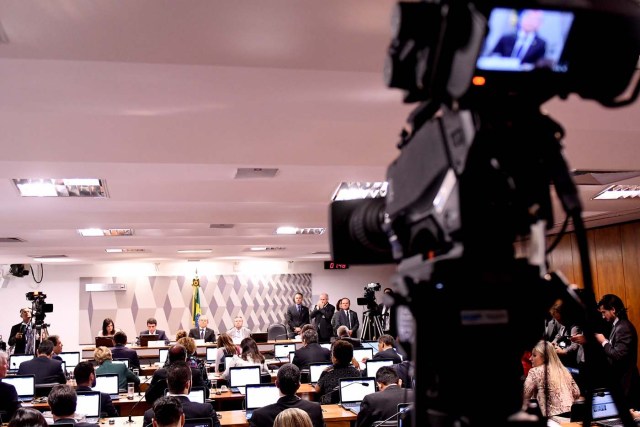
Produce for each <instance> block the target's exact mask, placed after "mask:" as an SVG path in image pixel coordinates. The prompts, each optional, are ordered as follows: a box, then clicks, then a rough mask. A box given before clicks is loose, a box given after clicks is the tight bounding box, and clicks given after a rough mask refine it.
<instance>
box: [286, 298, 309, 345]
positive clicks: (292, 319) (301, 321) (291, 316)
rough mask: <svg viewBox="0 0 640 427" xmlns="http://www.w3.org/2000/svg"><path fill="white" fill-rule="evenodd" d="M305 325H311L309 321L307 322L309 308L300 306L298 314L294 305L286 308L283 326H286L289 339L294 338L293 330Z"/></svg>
mask: <svg viewBox="0 0 640 427" xmlns="http://www.w3.org/2000/svg"><path fill="white" fill-rule="evenodd" d="M307 323H311V320H309V307H307V306H304V305H301V306H300V313H298V308H297V306H296V305H295V304H294V305H290V306H289V307H288V308H287V312H286V313H285V324H286V325H287V329H288V335H289V338H293V337H295V336H296V333H295V332H294V330H293V328H300V327H302V326H303V325H306V324H307Z"/></svg>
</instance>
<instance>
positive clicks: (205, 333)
mask: <svg viewBox="0 0 640 427" xmlns="http://www.w3.org/2000/svg"><path fill="white" fill-rule="evenodd" d="M208 324H209V318H208V317H207V316H205V315H204V314H201V315H200V317H199V318H198V327H197V328H193V329H191V330H190V331H189V336H190V337H191V338H193V339H194V340H204V342H216V333H215V331H214V330H213V329H211V328H208V327H207V325H208Z"/></svg>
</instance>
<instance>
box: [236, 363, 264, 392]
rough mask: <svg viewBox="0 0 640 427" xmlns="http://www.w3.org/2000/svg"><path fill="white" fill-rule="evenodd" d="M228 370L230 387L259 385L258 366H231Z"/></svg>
mask: <svg viewBox="0 0 640 427" xmlns="http://www.w3.org/2000/svg"><path fill="white" fill-rule="evenodd" d="M229 370H230V371H229V386H230V387H242V386H245V385H247V384H260V366H233V367H231V368H229Z"/></svg>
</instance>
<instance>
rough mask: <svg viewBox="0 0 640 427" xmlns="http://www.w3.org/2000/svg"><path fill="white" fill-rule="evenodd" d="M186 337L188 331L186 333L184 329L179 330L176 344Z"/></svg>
mask: <svg viewBox="0 0 640 427" xmlns="http://www.w3.org/2000/svg"><path fill="white" fill-rule="evenodd" d="M186 336H187V331H185V330H184V329H179V330H178V332H176V342H177V341H179V340H180V339H181V338H184V337H186Z"/></svg>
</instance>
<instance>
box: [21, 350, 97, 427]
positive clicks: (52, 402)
mask: <svg viewBox="0 0 640 427" xmlns="http://www.w3.org/2000/svg"><path fill="white" fill-rule="evenodd" d="M43 342H46V340H45V341H43ZM41 345H42V344H41ZM21 366H22V365H21ZM47 400H48V403H49V407H50V408H51V415H52V416H53V424H54V425H58V424H65V425H68V424H72V425H75V426H76V427H97V426H98V424H92V423H77V422H76V420H75V419H74V418H73V416H74V414H75V412H76V406H77V405H78V396H77V395H76V391H75V390H74V389H73V387H71V386H68V385H66V384H64V385H63V384H58V385H56V386H54V387H53V389H52V390H51V393H49V398H48V399H47Z"/></svg>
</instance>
